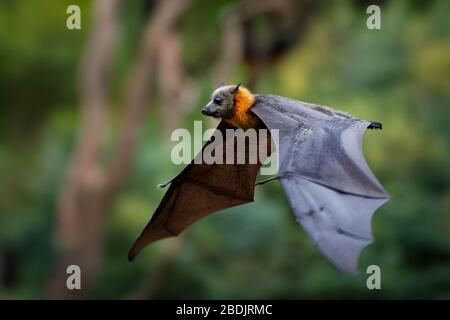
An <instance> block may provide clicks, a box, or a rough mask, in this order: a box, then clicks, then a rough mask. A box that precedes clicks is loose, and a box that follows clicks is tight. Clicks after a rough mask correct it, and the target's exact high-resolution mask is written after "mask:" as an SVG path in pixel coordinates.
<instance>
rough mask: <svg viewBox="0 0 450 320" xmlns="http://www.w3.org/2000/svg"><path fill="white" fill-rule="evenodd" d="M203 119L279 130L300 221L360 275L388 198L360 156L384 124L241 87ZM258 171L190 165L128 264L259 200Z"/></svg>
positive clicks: (217, 95) (282, 165) (227, 92)
mask: <svg viewBox="0 0 450 320" xmlns="http://www.w3.org/2000/svg"><path fill="white" fill-rule="evenodd" d="M202 113H203V114H205V115H208V116H212V117H215V118H221V119H222V121H221V122H220V124H219V125H218V127H217V130H219V131H221V132H224V131H225V130H226V129H230V128H241V129H243V130H246V129H249V128H268V129H269V130H273V129H278V130H279V131H278V132H279V141H278V143H275V144H276V145H275V148H276V150H277V152H278V157H279V170H278V174H277V175H276V179H279V180H280V182H281V184H282V187H283V189H284V192H285V193H286V196H287V198H288V201H289V203H290V205H291V207H292V210H293V213H294V215H295V217H296V220H297V222H298V223H299V224H301V225H302V226H303V228H304V229H305V230H306V232H307V233H308V235H309V236H310V237H311V238H312V240H313V241H314V242H315V244H316V245H317V246H318V248H319V249H320V250H321V251H322V253H323V254H324V255H325V256H326V257H327V258H328V259H329V260H330V261H331V262H332V263H334V264H335V265H336V266H337V267H338V268H339V269H341V270H343V271H344V272H347V273H349V274H357V263H358V257H359V255H360V253H361V251H362V249H363V248H364V247H365V246H367V245H369V244H370V243H372V241H373V239H372V232H371V218H372V215H373V213H374V212H375V210H376V209H378V208H379V207H380V206H381V205H383V204H384V203H385V202H387V201H388V199H389V196H388V194H387V193H386V191H385V190H384V189H383V187H382V186H381V184H380V183H379V182H378V181H377V179H376V178H375V176H374V174H373V173H372V172H371V170H370V168H369V166H368V165H367V163H366V161H365V159H364V156H363V153H362V138H363V134H364V132H365V130H366V129H367V128H369V129H381V127H382V126H381V124H380V123H378V122H371V121H365V120H360V119H357V118H356V117H354V116H352V115H350V114H348V113H345V112H341V111H337V110H333V109H331V108H328V107H325V106H321V105H315V104H309V103H305V102H300V101H295V100H292V99H288V98H284V97H280V96H275V95H266V94H252V93H251V92H250V91H249V90H248V89H246V88H244V87H240V85H237V86H234V85H231V86H221V87H219V88H218V89H216V90H215V91H214V93H213V94H212V96H211V99H210V101H209V103H208V104H207V106H206V107H205V108H204V109H203V110H202ZM269 138H270V136H269ZM209 143H211V141H209V142H208V143H206V144H205V146H204V148H205V147H206V146H208V144H209ZM226 144H227V141H225V142H223V151H224V152H236V150H231V151H230V149H227V148H226ZM248 150H249V148H246V154H245V157H246V159H248V156H249V154H248V152H249V151H248ZM269 153H270V150H269ZM199 156H200V154H199ZM194 160H195V159H194ZM260 167H261V162H259V161H258V162H257V163H254V164H247V163H245V164H205V163H202V164H196V163H195V161H192V162H191V164H189V165H188V166H187V167H186V168H185V169H184V170H183V171H182V172H181V173H180V174H179V175H178V176H176V177H175V178H174V179H173V180H171V181H170V187H169V189H168V191H167V192H166V194H165V195H164V197H163V199H162V201H161V203H160V204H159V206H158V208H157V209H156V212H155V213H154V215H153V217H152V219H151V220H150V222H149V223H148V225H147V226H146V227H145V229H144V230H143V231H142V233H141V234H140V236H139V237H138V238H137V240H136V242H135V243H134V245H133V247H132V248H131V250H130V252H129V255H128V258H129V260H132V259H133V258H134V257H135V256H136V255H137V254H138V253H139V252H140V251H141V250H142V249H143V248H144V247H145V246H147V245H148V244H150V243H152V242H154V241H156V240H158V239H162V238H166V237H171V236H176V235H178V234H179V233H180V232H182V231H183V230H184V229H186V228H187V227H188V226H189V225H191V224H192V223H194V222H195V221H197V220H199V219H201V218H203V217H205V216H206V215H209V214H211V213H213V212H216V211H219V210H222V209H225V208H229V207H233V206H237V205H241V204H245V203H248V202H251V201H253V200H254V187H255V180H256V176H257V174H258V171H259V169H260Z"/></svg>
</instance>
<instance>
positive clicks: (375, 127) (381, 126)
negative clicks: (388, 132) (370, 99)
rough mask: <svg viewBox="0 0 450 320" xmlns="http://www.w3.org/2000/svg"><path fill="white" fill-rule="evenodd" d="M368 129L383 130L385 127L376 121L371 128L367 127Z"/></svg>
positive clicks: (370, 125)
mask: <svg viewBox="0 0 450 320" xmlns="http://www.w3.org/2000/svg"><path fill="white" fill-rule="evenodd" d="M367 129H380V130H381V129H383V125H382V124H381V123H379V122H376V121H372V122H371V123H370V124H369V126H368V127H367Z"/></svg>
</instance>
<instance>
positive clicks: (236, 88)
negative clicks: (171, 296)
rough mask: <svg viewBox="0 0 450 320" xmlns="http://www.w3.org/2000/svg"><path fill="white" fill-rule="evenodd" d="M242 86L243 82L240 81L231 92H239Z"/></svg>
mask: <svg viewBox="0 0 450 320" xmlns="http://www.w3.org/2000/svg"><path fill="white" fill-rule="evenodd" d="M240 86H241V84H240V83H239V84H238V85H237V86H236V87H234V88H233V90H231V93H232V94H236V93H237V92H238V90H239V87H240Z"/></svg>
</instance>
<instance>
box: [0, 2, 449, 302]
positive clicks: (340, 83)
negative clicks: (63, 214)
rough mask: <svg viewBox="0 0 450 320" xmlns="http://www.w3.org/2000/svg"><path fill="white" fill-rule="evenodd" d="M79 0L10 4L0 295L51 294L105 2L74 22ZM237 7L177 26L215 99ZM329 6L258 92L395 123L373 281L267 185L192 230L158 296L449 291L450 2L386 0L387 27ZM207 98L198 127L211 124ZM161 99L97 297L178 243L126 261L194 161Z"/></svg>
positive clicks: (204, 92)
mask: <svg viewBox="0 0 450 320" xmlns="http://www.w3.org/2000/svg"><path fill="white" fill-rule="evenodd" d="M234 2H236V1H234ZM71 3H72V1H66V0H64V1H60V0H58V1H57V0H46V1H36V0H33V1H0V105H1V108H0V122H1V127H0V177H1V178H0V254H1V257H2V259H3V260H4V263H3V275H2V279H1V282H0V297H2V298H42V297H44V296H45V289H46V285H47V282H48V279H49V277H51V274H50V273H51V266H52V265H51V263H52V261H53V259H54V258H55V257H54V254H55V253H54V251H53V246H52V241H53V229H54V223H55V207H56V202H57V197H58V194H59V190H60V186H61V184H62V183H63V182H64V176H65V172H66V166H67V161H68V158H69V156H70V152H71V150H72V148H73V146H74V142H75V139H76V133H77V130H78V129H79V115H80V113H79V106H80V101H79V98H78V92H77V87H76V75H77V67H78V63H79V60H80V54H81V52H82V49H83V45H84V42H85V40H86V35H87V31H88V30H89V24H90V21H89V17H90V14H91V9H92V8H91V5H90V1H77V3H78V4H79V5H80V6H81V9H82V12H83V16H82V19H83V20H82V25H83V29H82V30H81V31H68V30H67V29H66V28H65V19H66V14H65V9H66V7H67V6H68V5H69V4H71ZM229 5H230V2H229V1H208V0H198V1H196V2H195V3H194V5H193V6H192V8H191V9H190V10H189V12H188V13H187V15H186V17H185V18H184V19H183V21H182V24H181V26H180V28H181V34H182V36H183V46H184V47H183V53H184V62H185V65H186V70H187V71H188V72H189V74H190V76H192V77H193V78H195V80H196V82H197V83H198V84H199V85H200V89H201V97H202V98H206V97H207V96H208V95H209V92H210V91H211V90H212V89H213V88H214V86H215V85H216V84H213V83H211V65H212V63H213V62H214V60H215V58H216V57H217V55H218V54H219V53H220V46H221V44H222V41H221V40H220V39H221V38H220V37H221V34H220V24H219V22H218V21H219V18H220V14H221V12H222V11H223V10H224V9H226V7H227V6H229ZM143 7H144V5H143V2H142V1H133V2H132V3H130V4H129V5H127V6H126V7H124V9H123V12H122V28H121V29H120V32H121V35H120V45H119V46H118V50H117V53H116V55H115V64H114V72H113V78H114V81H113V87H114V90H112V91H113V92H114V93H113V95H114V100H119V99H120V94H121V90H123V89H122V87H123V83H124V81H125V77H126V74H127V70H128V69H129V67H130V66H131V65H132V63H133V61H134V58H135V53H136V48H137V45H138V43H137V39H138V38H139V35H140V33H141V32H142V28H143V24H144V22H145V17H146V16H145V14H144V13H143ZM320 8H321V9H320V11H317V12H315V14H314V16H313V17H312V22H311V25H310V26H309V27H308V29H307V31H306V34H305V35H304V37H303V38H302V39H301V41H299V42H298V44H297V45H295V47H294V48H292V49H291V50H290V51H289V53H288V54H287V56H285V57H284V58H283V59H282V60H281V61H279V62H278V63H277V64H275V65H274V66H272V67H271V68H270V69H269V70H267V72H265V73H264V74H262V75H261V77H260V79H259V81H258V84H257V86H256V87H255V88H252V89H253V90H254V91H256V92H264V93H274V94H279V95H283V96H288V97H291V98H294V99H299V100H303V101H309V102H315V103H319V104H325V105H329V106H331V107H335V108H338V109H341V110H344V111H347V112H350V113H353V114H355V115H357V116H358V117H360V118H364V119H371V120H372V119H373V120H377V121H379V122H382V123H383V125H384V130H383V131H376V132H372V131H371V132H367V134H366V137H365V141H364V143H365V145H364V149H365V154H366V158H367V160H368V162H369V164H370V166H371V167H372V169H373V171H374V172H375V173H376V175H377V176H378V178H379V180H380V181H381V182H382V183H383V185H384V186H385V187H386V189H387V190H388V192H389V193H390V195H391V197H392V199H391V201H390V202H388V203H387V204H386V205H385V206H383V207H382V208H381V209H380V210H379V211H378V212H377V214H376V215H375V217H374V219H373V233H374V236H375V239H376V242H375V243H374V244H373V245H371V246H369V247H367V248H366V249H365V250H364V252H363V255H362V259H361V261H360V270H361V274H360V275H359V276H358V277H356V278H352V277H348V276H346V275H344V274H342V273H340V272H339V271H338V270H336V269H335V268H334V267H333V266H332V265H331V264H330V263H329V262H328V261H327V260H326V259H325V258H324V257H323V256H322V254H321V253H320V252H319V251H318V250H317V249H316V248H315V247H314V246H313V244H312V243H311V241H310V239H309V238H308V237H307V236H306V235H305V233H304V232H303V231H302V230H301V229H300V228H299V226H297V225H296V223H295V220H294V217H293V215H292V214H291V212H290V209H289V206H288V204H287V201H286V199H285V197H284V195H283V193H282V191H281V188H280V187H279V186H278V184H277V183H276V182H273V183H270V184H266V185H264V186H263V187H258V189H257V194H256V202H255V203H252V204H248V205H245V206H242V207H238V208H233V209H229V210H226V211H223V212H220V213H217V214H214V215H211V216H210V217H208V218H206V219H203V220H201V221H199V222H197V223H196V224H195V225H193V226H192V227H191V228H190V229H188V230H187V232H185V234H184V239H183V242H182V245H181V246H182V248H181V250H180V251H179V252H178V254H177V255H176V257H174V259H173V260H172V261H171V262H170V263H168V264H167V266H166V267H165V271H164V272H163V273H162V274H161V277H162V278H161V279H159V280H160V281H161V284H160V285H159V288H158V292H157V294H156V297H159V298H288V299H292V298H357V299H358V298H377V299H379V298H447V299H449V298H450V19H449V13H450V3H449V2H448V1H446V0H437V1H429V2H427V4H426V5H423V4H422V5H418V4H417V3H416V2H414V3H409V2H406V1H395V2H394V1H389V2H387V3H386V4H385V5H383V6H382V29H381V30H378V31H370V30H368V29H367V28H366V26H365V22H366V18H367V15H366V13H365V8H362V7H361V6H355V5H354V2H350V1H347V2H346V1H342V2H339V4H338V3H337V2H334V4H328V2H327V4H326V5H325V4H322V5H321V6H320ZM200 39H201V40H200ZM230 67H232V68H234V70H235V73H234V79H233V80H235V81H236V82H237V81H242V82H243V83H245V80H246V72H247V71H246V69H245V68H244V66H230ZM149 90H150V88H149ZM202 104H203V101H198V106H197V107H196V108H194V109H193V111H192V112H191V113H190V114H189V115H188V116H187V117H186V119H185V123H184V124H185V125H186V127H188V128H190V127H192V120H195V119H197V120H199V119H201V115H200V113H199V110H200V107H201V106H202ZM161 108H164V106H162V105H157V104H156V105H155V104H152V105H151V106H150V108H149V112H148V114H147V118H146V121H145V127H144V128H143V130H142V132H141V140H140V145H139V148H138V152H137V154H136V158H135V163H134V168H133V171H132V174H131V175H130V176H129V179H128V180H127V181H126V185H125V186H124V188H123V191H122V192H121V193H120V195H119V196H118V197H117V198H116V199H115V201H114V203H113V206H112V208H111V210H110V215H109V220H108V225H107V229H108V232H107V239H106V244H105V257H104V261H103V264H102V268H101V271H100V274H99V276H98V278H97V281H96V284H95V289H94V291H93V293H92V295H91V297H93V298H124V297H127V296H129V295H131V294H132V293H133V292H134V291H136V290H138V289H139V288H140V287H141V286H143V285H145V283H148V282H149V281H152V280H155V279H154V278H153V277H154V274H155V272H157V268H158V264H159V260H160V259H161V252H162V250H163V248H164V246H167V245H168V244H170V242H171V241H173V240H165V241H161V242H158V243H156V244H155V245H152V246H150V247H149V248H147V249H146V250H144V251H143V253H142V255H141V256H140V257H139V258H138V259H137V260H136V261H135V262H134V263H129V262H128V261H127V260H126V255H127V251H128V249H129V247H130V245H131V244H132V242H133V240H134V238H135V236H136V234H137V233H138V232H140V231H141V229H142V227H143V226H144V225H145V224H146V223H147V221H148V219H149V217H150V216H151V214H152V213H153V210H154V209H155V207H156V206H157V204H158V202H159V200H160V199H161V197H162V196H163V194H164V192H165V190H159V189H156V188H155V186H156V184H158V183H160V182H163V181H166V180H168V178H169V177H171V176H173V175H174V174H175V173H176V172H177V171H179V170H180V169H181V168H180V167H177V166H175V165H172V164H171V163H170V162H169V161H168V159H169V157H170V148H171V146H172V144H171V143H170V137H169V136H168V135H167V134H165V133H163V132H164V131H163V129H162V127H161V124H160V123H161V120H160V117H161V115H160V111H159V110H160V109H161ZM116 112H118V110H116V109H114V111H113V113H116ZM118 114H119V113H118ZM115 130H116V129H115V128H114V126H112V128H111V133H110V134H111V139H113V137H114V135H115V133H116V132H115ZM6 260H7V263H6V262H5V261H6ZM370 264H377V265H380V267H381V270H382V290H378V291H377V290H374V291H369V290H368V289H367V288H366V277H367V275H366V274H365V269H366V267H367V266H368V265H370ZM5 270H6V271H5Z"/></svg>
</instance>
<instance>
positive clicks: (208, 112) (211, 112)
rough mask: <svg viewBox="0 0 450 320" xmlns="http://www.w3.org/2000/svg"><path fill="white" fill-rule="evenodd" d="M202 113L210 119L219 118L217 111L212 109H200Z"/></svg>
mask: <svg viewBox="0 0 450 320" xmlns="http://www.w3.org/2000/svg"><path fill="white" fill-rule="evenodd" d="M202 113H203V114H204V115H205V116H210V117H219V111H218V110H214V109H213V108H210V107H205V108H203V109H202Z"/></svg>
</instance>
